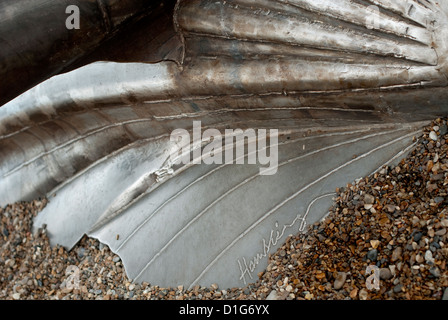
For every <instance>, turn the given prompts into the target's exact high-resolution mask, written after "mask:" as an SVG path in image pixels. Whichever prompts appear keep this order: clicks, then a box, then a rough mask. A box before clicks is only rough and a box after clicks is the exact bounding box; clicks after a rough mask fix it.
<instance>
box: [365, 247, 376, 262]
mask: <svg viewBox="0 0 448 320" xmlns="http://www.w3.org/2000/svg"><path fill="white" fill-rule="evenodd" d="M377 257H378V250H377V249H372V250H370V251H369V252H367V259H369V260H370V261H376V259H377Z"/></svg>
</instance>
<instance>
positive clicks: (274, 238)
mask: <svg viewBox="0 0 448 320" xmlns="http://www.w3.org/2000/svg"><path fill="white" fill-rule="evenodd" d="M334 195H335V194H334V193H331V194H325V195H322V196H320V197H318V198H316V199H314V200H313V201H311V203H310V204H309V205H308V208H307V210H306V213H305V215H304V216H303V217H302V215H301V214H300V213H299V214H298V215H297V216H296V217H295V218H294V220H293V221H292V222H291V223H289V224H285V225H283V227H282V228H281V229H280V226H279V223H278V222H275V228H274V229H272V230H271V233H270V235H269V239H268V240H266V239H264V238H263V239H262V248H263V250H262V252H258V253H257V254H256V255H255V256H254V257H253V258H251V259H250V260H249V261H247V260H246V258H245V257H243V258H242V259H238V260H237V263H238V266H239V269H240V272H241V275H240V280H242V281H243V282H244V284H247V279H246V278H247V277H248V278H249V279H251V280H252V279H253V273H254V271H255V269H256V267H257V266H258V264H259V263H260V261H261V260H263V259H264V258H266V257H267V256H268V255H269V251H270V250H271V248H272V247H274V246H276V245H277V243H278V242H279V241H280V239H282V238H283V236H284V235H285V232H286V230H287V229H289V228H292V227H294V225H295V224H296V223H297V222H298V221H300V224H299V228H298V232H303V231H305V229H306V226H307V222H306V218H307V216H308V213H309V211H310V208H311V206H312V205H313V204H314V203H315V202H316V201H318V200H320V199H322V198H326V197H330V196H334Z"/></svg>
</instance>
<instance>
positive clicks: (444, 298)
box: [442, 287, 448, 300]
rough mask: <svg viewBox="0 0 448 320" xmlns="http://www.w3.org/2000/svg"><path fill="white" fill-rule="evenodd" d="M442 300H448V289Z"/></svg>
mask: <svg viewBox="0 0 448 320" xmlns="http://www.w3.org/2000/svg"><path fill="white" fill-rule="evenodd" d="M442 300H448V287H447V288H445V292H444V293H443V297H442Z"/></svg>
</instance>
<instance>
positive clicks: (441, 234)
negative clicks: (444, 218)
mask: <svg viewBox="0 0 448 320" xmlns="http://www.w3.org/2000/svg"><path fill="white" fill-rule="evenodd" d="M435 235H436V236H439V237H442V236H444V235H446V228H443V229H440V230H437V231H436V232H435Z"/></svg>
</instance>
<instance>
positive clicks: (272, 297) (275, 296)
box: [266, 290, 279, 300]
mask: <svg viewBox="0 0 448 320" xmlns="http://www.w3.org/2000/svg"><path fill="white" fill-rule="evenodd" d="M266 300H279V294H278V292H277V291H276V290H272V291H271V292H270V293H269V295H268V296H267V298H266Z"/></svg>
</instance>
